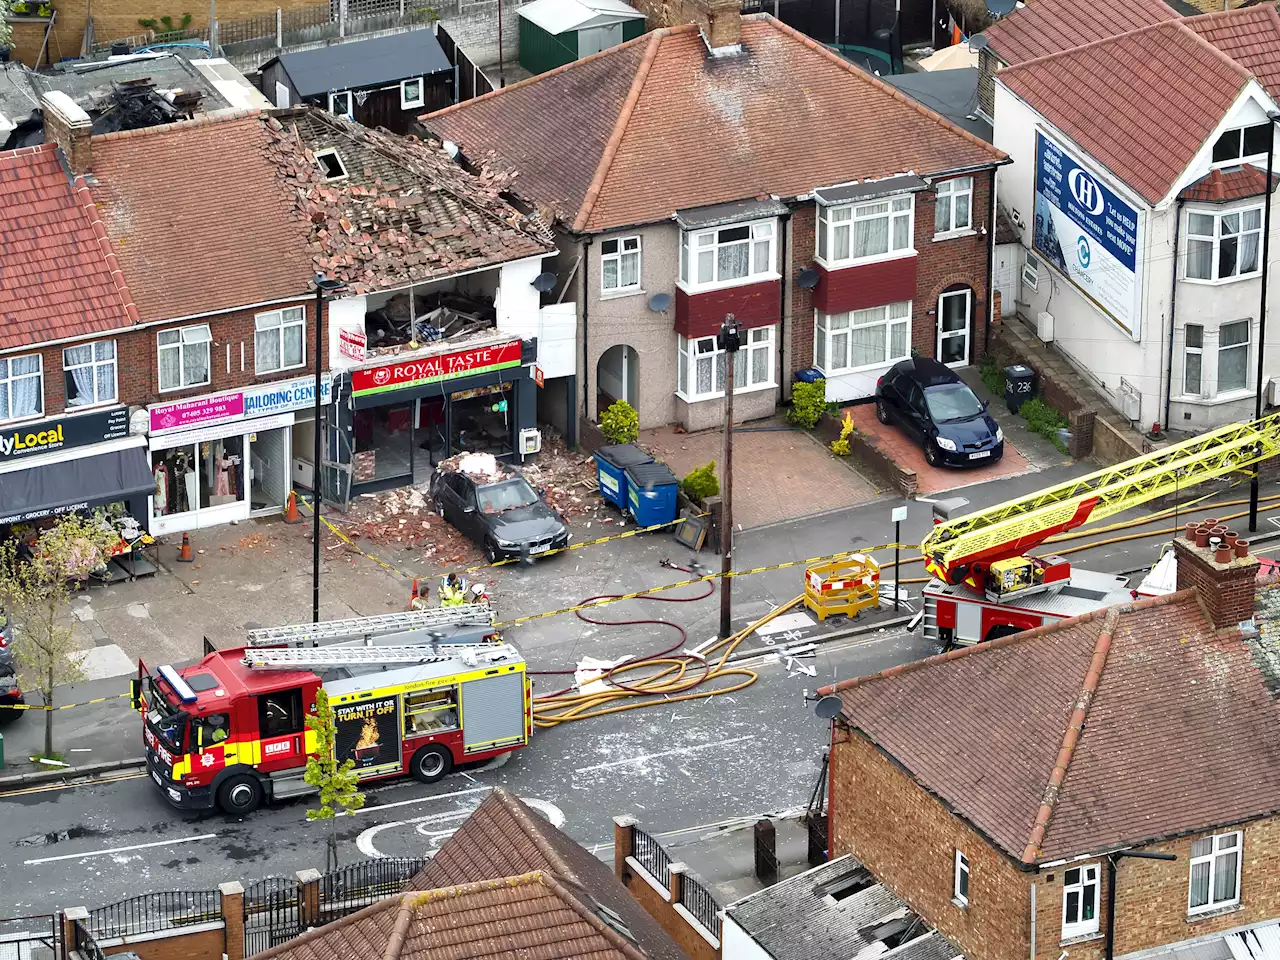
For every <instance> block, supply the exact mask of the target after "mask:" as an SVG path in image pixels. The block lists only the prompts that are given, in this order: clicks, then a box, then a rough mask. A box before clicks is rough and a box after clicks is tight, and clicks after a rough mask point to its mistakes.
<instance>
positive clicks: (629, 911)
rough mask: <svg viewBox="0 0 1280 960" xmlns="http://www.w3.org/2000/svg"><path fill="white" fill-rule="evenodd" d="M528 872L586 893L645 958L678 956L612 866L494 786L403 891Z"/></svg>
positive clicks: (674, 958)
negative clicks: (619, 923)
mask: <svg viewBox="0 0 1280 960" xmlns="http://www.w3.org/2000/svg"><path fill="white" fill-rule="evenodd" d="M531 871H543V872H545V873H549V874H554V875H555V876H557V877H559V878H560V879H562V880H564V881H565V882H566V883H567V884H569V885H571V886H574V887H579V888H581V889H584V890H589V891H591V894H592V896H594V897H595V898H596V899H597V900H598V901H599V902H600V903H602V904H604V905H605V906H606V907H608V908H609V909H611V910H613V911H614V912H615V913H617V914H618V915H619V916H620V917H622V919H623V920H624V921H625V922H626V924H627V926H628V928H629V929H630V930H631V932H632V934H633V935H634V937H635V940H636V942H637V944H638V945H639V947H640V949H641V950H642V951H643V952H644V954H645V955H646V956H648V957H651V958H654V960H684V954H682V953H681V952H680V948H679V947H677V946H676V943H675V941H674V940H672V939H671V937H670V936H668V935H667V933H666V931H664V930H663V929H662V927H661V926H659V925H658V922H657V921H656V920H654V919H653V917H651V916H650V915H649V914H648V913H647V912H646V911H645V910H644V908H643V907H641V906H640V904H639V903H638V902H637V901H636V900H635V898H634V897H632V896H631V894H630V893H628V892H627V888H626V887H625V886H623V885H622V883H621V881H619V880H618V878H617V877H616V876H615V875H614V872H613V868H612V867H610V866H609V865H608V864H606V863H605V862H603V861H602V860H600V859H599V858H597V857H595V856H594V855H592V854H591V852H590V851H588V850H585V849H583V847H582V846H581V845H579V844H577V843H575V842H574V841H573V840H571V839H569V837H567V836H565V835H564V834H563V833H562V832H561V831H559V830H558V829H556V828H555V827H554V826H552V825H551V824H550V823H548V822H547V821H546V820H545V819H543V818H542V817H540V816H538V815H537V814H535V813H533V812H532V811H530V810H529V808H528V807H526V806H525V805H524V803H522V802H521V801H520V799H519V798H518V797H513V796H512V795H511V794H509V793H507V792H506V791H505V790H501V789H499V790H495V791H493V792H492V793H491V794H489V796H487V797H486V798H485V799H484V802H483V803H481V804H480V806H479V807H477V808H476V809H475V810H474V811H473V812H472V814H471V816H469V817H468V818H467V820H466V822H465V823H463V825H462V826H461V827H459V828H458V830H457V831H456V832H454V834H453V835H452V836H451V837H450V838H449V839H448V841H447V842H446V843H445V844H444V846H442V847H441V848H440V849H439V850H438V851H437V852H436V854H435V856H433V857H432V858H431V859H430V860H429V861H428V862H427V865H426V866H425V867H423V868H422V870H421V871H420V872H419V873H418V874H417V876H415V877H414V878H413V879H412V880H411V881H410V882H409V889H410V890H430V889H433V888H436V887H447V886H453V885H457V884H463V883H472V882H475V881H479V880H489V879H492V878H493V877H504V876H513V875H515V874H522V873H529V872H531Z"/></svg>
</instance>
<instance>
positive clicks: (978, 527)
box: [920, 414, 1280, 648]
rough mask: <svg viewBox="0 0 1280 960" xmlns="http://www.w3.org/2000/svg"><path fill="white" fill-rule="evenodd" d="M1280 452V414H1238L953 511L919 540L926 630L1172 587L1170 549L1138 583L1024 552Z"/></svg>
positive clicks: (1034, 619)
mask: <svg viewBox="0 0 1280 960" xmlns="http://www.w3.org/2000/svg"><path fill="white" fill-rule="evenodd" d="M1277 453H1280V414H1275V415H1272V416H1269V417H1264V418H1263V419H1261V420H1257V421H1255V422H1253V423H1245V424H1234V425H1232V426H1229V427H1223V428H1221V429H1218V430H1214V431H1212V432H1210V433H1206V434H1201V435H1200V436H1198V437H1194V438H1193V439H1191V440H1187V441H1185V442H1183V443H1179V444H1175V445H1173V446H1170V447H1166V448H1164V449H1163V450H1159V451H1157V452H1155V453H1152V454H1148V455H1147V456H1142V457H1136V458H1134V459H1133V460H1128V461H1126V462H1124V463H1121V464H1118V465H1117V466H1114V467H1108V468H1106V469H1104V470H1099V471H1097V472H1096V473H1091V474H1089V475H1087V476H1084V477H1080V478H1079V479H1076V480H1069V481H1067V482H1066V483H1061V484H1058V485H1057V486H1053V487H1049V488H1047V489H1045V490H1039V491H1037V492H1036V493H1032V494H1029V495H1027V496H1025V497H1021V498H1019V499H1017V500H1010V501H1008V502H1006V503H1002V504H999V505H998V506H995V507H991V508H989V509H986V510H978V511H975V512H974V513H970V514H966V515H964V516H960V517H956V518H954V519H952V518H949V517H947V512H948V511H947V508H946V506H945V504H940V505H936V506H935V507H934V511H935V516H936V517H937V519H935V524H936V525H935V526H934V528H933V530H931V531H930V532H929V534H928V536H926V537H925V538H924V540H923V542H922V543H921V544H920V549H921V551H922V552H923V553H924V559H925V569H926V570H928V572H929V573H930V574H932V575H933V579H932V580H931V581H930V582H929V584H928V586H926V587H925V588H924V591H923V598H924V616H923V622H924V634H925V636H927V637H932V638H934V639H936V640H937V641H938V643H939V644H940V645H941V646H943V647H944V648H945V647H950V646H953V645H960V644H972V643H979V642H982V641H984V640H994V639H996V638H998V637H1003V636H1008V635H1009V634H1013V633H1018V632H1020V631H1022V630H1027V629H1030V628H1032V627H1038V626H1041V625H1042V624H1045V623H1052V622H1054V621H1055V620H1063V619H1066V618H1067V617H1074V616H1079V615H1080V614H1083V613H1088V612H1089V611H1091V610H1097V609H1100V608H1102V607H1108V606H1112V605H1113V604H1117V603H1122V602H1125V601H1128V600H1131V599H1132V598H1133V597H1134V596H1135V595H1138V594H1153V593H1163V592H1168V591H1169V590H1171V589H1173V586H1172V584H1173V583H1174V581H1175V580H1176V577H1175V576H1174V575H1173V574H1172V573H1171V572H1170V569H1169V568H1170V566H1171V565H1172V563H1173V558H1172V555H1170V556H1169V557H1168V558H1167V560H1165V559H1162V561H1161V563H1162V564H1164V566H1163V567H1161V566H1160V565H1157V567H1156V568H1154V569H1153V570H1152V573H1151V575H1149V576H1148V577H1147V579H1146V580H1144V581H1143V583H1142V585H1141V586H1140V587H1139V588H1138V589H1137V590H1135V591H1130V590H1129V589H1128V587H1127V581H1126V580H1124V579H1122V578H1119V577H1114V576H1111V575H1109V574H1101V573H1091V572H1089V571H1087V570H1079V569H1072V567H1071V565H1070V563H1069V562H1068V561H1067V560H1065V559H1064V558H1062V557H1055V556H1044V557H1032V556H1027V555H1026V551H1029V550H1033V549H1035V548H1036V547H1037V546H1040V545H1041V544H1043V543H1044V542H1045V541H1046V540H1048V539H1049V538H1050V537H1052V536H1054V535H1056V534H1060V533H1064V532H1066V531H1068V530H1072V529H1075V528H1076V527H1079V526H1080V525H1081V524H1084V523H1086V522H1088V521H1091V520H1101V519H1103V518H1105V517H1110V516H1114V515H1116V514H1118V513H1121V512H1123V511H1125V510H1129V509H1131V508H1133V507H1136V506H1139V505H1140V504H1143V503H1147V502H1149V501H1151V500H1154V499H1157V498H1159V497H1163V496H1168V495H1170V494H1173V495H1175V496H1176V495H1177V494H1178V492H1179V491H1185V490H1186V489H1187V488H1188V487H1190V486H1192V485H1193V484H1197V483H1201V482H1203V481H1205V480H1212V479H1214V478H1217V477H1223V476H1226V475H1228V474H1232V473H1237V472H1239V471H1241V470H1244V469H1246V468H1248V467H1250V466H1252V465H1254V464H1256V463H1258V462H1260V461H1261V460H1264V459H1266V458H1268V457H1272V456H1275V455H1276V454H1277Z"/></svg>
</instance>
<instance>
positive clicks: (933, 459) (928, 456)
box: [924, 440, 942, 467]
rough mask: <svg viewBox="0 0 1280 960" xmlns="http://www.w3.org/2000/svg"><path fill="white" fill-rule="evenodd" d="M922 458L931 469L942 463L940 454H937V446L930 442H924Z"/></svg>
mask: <svg viewBox="0 0 1280 960" xmlns="http://www.w3.org/2000/svg"><path fill="white" fill-rule="evenodd" d="M924 458H925V460H927V461H928V462H929V466H931V467H936V466H939V465H940V464H941V463H942V454H940V453H939V452H938V445H937V444H936V443H934V442H933V441H932V440H926V441H925V442H924Z"/></svg>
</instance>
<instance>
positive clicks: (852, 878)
mask: <svg viewBox="0 0 1280 960" xmlns="http://www.w3.org/2000/svg"><path fill="white" fill-rule="evenodd" d="M875 882H876V878H875V877H873V876H872V875H871V871H870V870H868V869H867V868H866V867H863V866H859V867H857V868H856V869H854V870H852V871H851V872H849V873H846V874H845V875H844V876H842V877H837V878H836V879H834V880H832V881H831V882H830V883H826V884H823V885H822V886H821V887H819V888H818V889H817V891H815V892H816V893H817V894H818V896H820V897H823V896H825V897H830V898H831V899H832V900H836V901H840V900H845V899H847V898H848V897H852V896H853V895H854V894H855V893H858V892H859V891H862V890H865V889H867V887H871V886H875Z"/></svg>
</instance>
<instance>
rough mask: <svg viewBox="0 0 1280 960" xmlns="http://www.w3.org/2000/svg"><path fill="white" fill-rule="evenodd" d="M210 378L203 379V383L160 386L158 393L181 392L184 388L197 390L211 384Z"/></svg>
mask: <svg viewBox="0 0 1280 960" xmlns="http://www.w3.org/2000/svg"><path fill="white" fill-rule="evenodd" d="M212 383H213V381H212V380H205V381H204V382H203V383H187V384H183V385H182V386H181V387H161V388H160V389H159V391H158V392H159V393H162V394H163V393H182V392H183V391H184V390H199V389H200V388H201V387H207V386H209V385H210V384H212Z"/></svg>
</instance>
